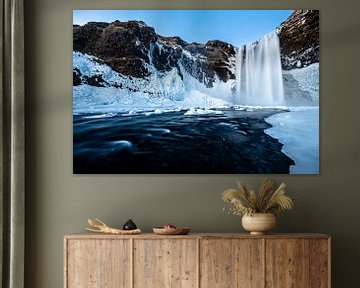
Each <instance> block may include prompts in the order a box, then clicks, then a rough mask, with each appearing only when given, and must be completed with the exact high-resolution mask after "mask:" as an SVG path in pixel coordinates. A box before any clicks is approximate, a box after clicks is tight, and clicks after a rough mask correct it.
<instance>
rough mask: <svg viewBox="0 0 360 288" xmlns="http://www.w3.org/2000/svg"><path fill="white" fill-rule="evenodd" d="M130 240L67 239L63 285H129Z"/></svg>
mask: <svg viewBox="0 0 360 288" xmlns="http://www.w3.org/2000/svg"><path fill="white" fill-rule="evenodd" d="M130 248H131V247H130V240H93V239H90V240H86V241H85V240H69V239H68V240H67V273H66V274H65V275H66V277H67V278H66V279H65V287H66V288H85V287H86V288H103V287H106V288H129V287H131V255H130V252H131V249H130Z"/></svg>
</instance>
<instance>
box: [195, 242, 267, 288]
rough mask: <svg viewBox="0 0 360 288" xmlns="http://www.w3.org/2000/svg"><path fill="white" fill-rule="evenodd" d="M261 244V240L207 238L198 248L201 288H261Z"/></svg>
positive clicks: (262, 281)
mask: <svg viewBox="0 0 360 288" xmlns="http://www.w3.org/2000/svg"><path fill="white" fill-rule="evenodd" d="M263 266H264V262H263V245H262V240H260V239H254V240H252V239H209V240H205V239H204V240H202V241H201V245H200V287H213V288H216V287H218V288H236V287H244V288H245V287H246V288H261V287H263V285H264V279H263V273H262V272H263Z"/></svg>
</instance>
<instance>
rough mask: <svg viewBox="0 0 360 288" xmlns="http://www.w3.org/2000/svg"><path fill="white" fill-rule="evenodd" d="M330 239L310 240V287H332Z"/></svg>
mask: <svg viewBox="0 0 360 288" xmlns="http://www.w3.org/2000/svg"><path fill="white" fill-rule="evenodd" d="M330 265H331V264H330V240H328V239H312V240H311V241H310V267H311V268H310V287H311V288H328V287H330V282H331V280H330V268H331V267H330Z"/></svg>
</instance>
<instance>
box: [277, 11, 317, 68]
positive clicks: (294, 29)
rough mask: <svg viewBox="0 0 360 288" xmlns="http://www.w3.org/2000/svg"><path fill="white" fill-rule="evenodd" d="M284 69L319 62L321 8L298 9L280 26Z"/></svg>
mask: <svg viewBox="0 0 360 288" xmlns="http://www.w3.org/2000/svg"><path fill="white" fill-rule="evenodd" d="M277 33H278V35H279V38H280V48H281V63H282V67H283V69H284V70H290V69H293V68H301V67H304V66H308V65H310V64H312V63H316V62H319V10H296V11H294V12H293V13H292V14H291V15H290V16H289V18H288V19H286V20H285V21H284V22H283V23H282V24H281V25H280V26H279V27H278V28H277Z"/></svg>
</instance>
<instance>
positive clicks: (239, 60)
mask: <svg viewBox="0 0 360 288" xmlns="http://www.w3.org/2000/svg"><path fill="white" fill-rule="evenodd" d="M236 98H237V99H236V100H237V102H239V103H240V104H256V105H281V104H283V102H284V86H283V76H282V69H281V61H280V44H279V37H278V36H277V34H276V33H275V32H270V33H268V34H266V35H265V36H264V37H263V38H261V39H260V40H259V41H258V42H256V43H253V44H250V45H244V46H241V47H239V48H238V51H237V56H236Z"/></svg>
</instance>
